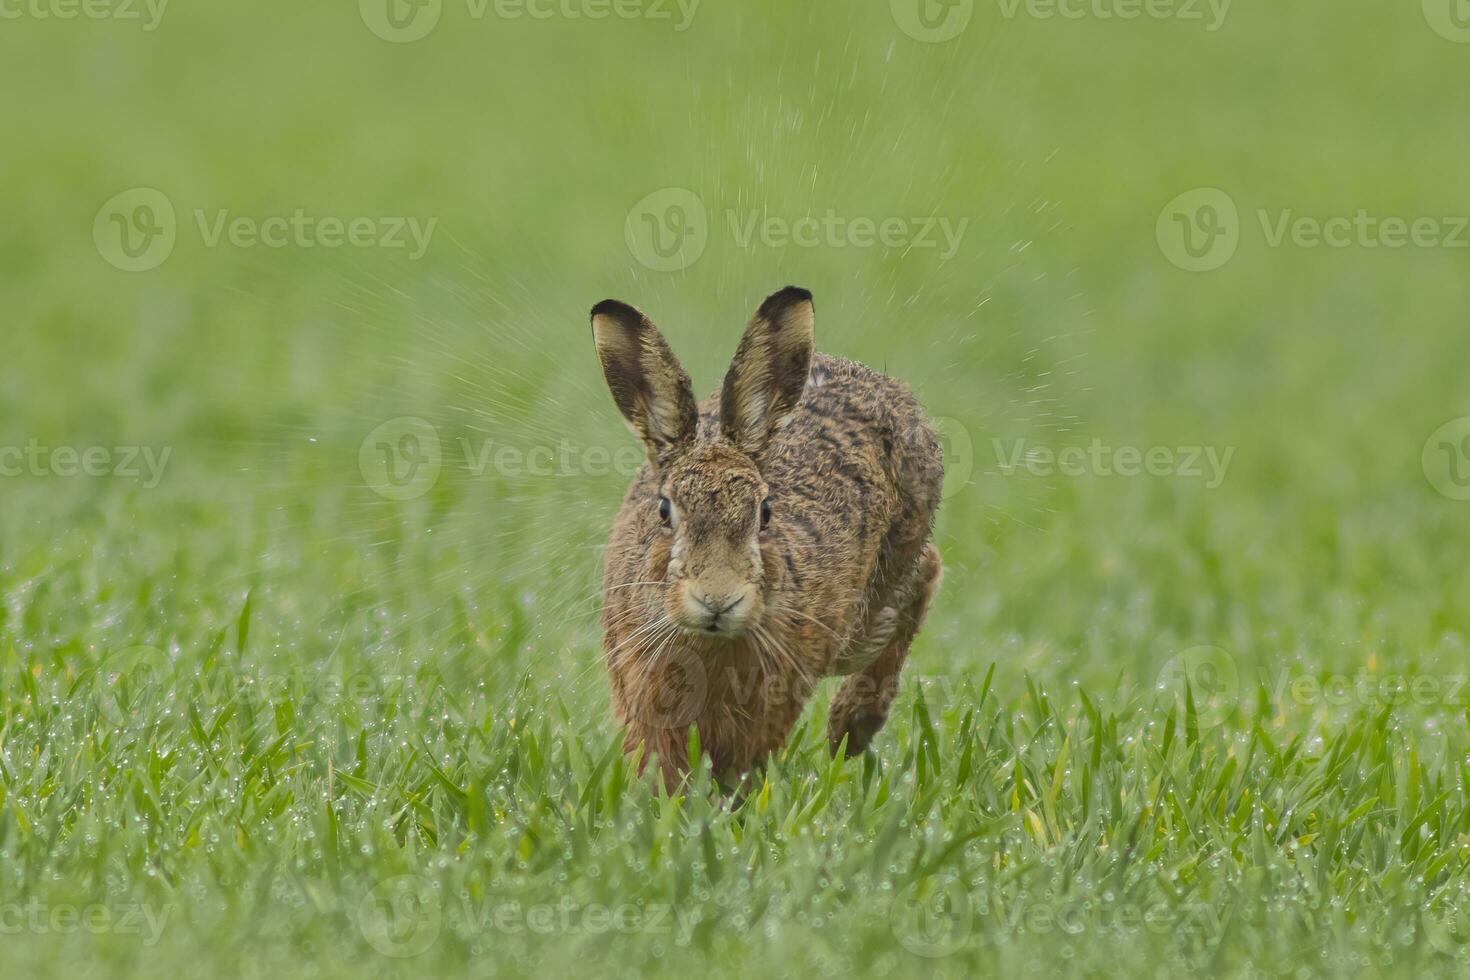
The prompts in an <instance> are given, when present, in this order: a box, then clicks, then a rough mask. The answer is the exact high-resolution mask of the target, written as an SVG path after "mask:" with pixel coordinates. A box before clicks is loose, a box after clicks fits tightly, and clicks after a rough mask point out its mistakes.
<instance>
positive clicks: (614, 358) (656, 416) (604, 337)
mask: <svg viewBox="0 0 1470 980" xmlns="http://www.w3.org/2000/svg"><path fill="white" fill-rule="evenodd" d="M592 339H593V342H594V343H596V345H597V358H598V360H600V361H601V362H602V373H603V375H604V376H605V377H606V378H607V386H608V388H609V389H610V390H611V391H612V395H613V401H615V402H617V406H618V410H619V411H621V412H622V413H623V417H624V418H625V419H627V420H628V424H629V425H630V426H632V427H633V431H634V432H636V433H638V436H639V438H641V439H642V440H643V443H644V445H645V446H647V448H648V458H649V460H651V461H652V462H653V465H654V466H655V467H656V468H662V467H664V466H666V465H668V464H669V463H670V462H672V461H673V460H674V459H675V458H676V457H678V456H679V455H680V454H681V453H683V452H684V451H685V450H686V449H687V448H688V447H689V445H690V444H691V443H692V442H693V441H694V435H695V430H696V429H697V428H698V426H699V407H698V405H697V404H696V403H695V401H694V390H693V388H691V387H690V385H689V375H687V374H685V373H684V369H683V368H682V367H680V366H679V359H678V358H677V357H675V356H674V352H673V351H672V350H670V349H669V345H668V342H667V341H665V340H664V337H663V334H661V333H659V332H658V327H655V326H654V325H653V322H652V321H650V320H649V319H648V317H646V316H644V315H643V314H642V313H640V312H639V311H638V310H636V309H634V308H633V307H631V306H629V305H628V304H627V303H619V302H618V301H617V300H613V299H609V300H603V301H602V302H601V303H598V304H597V305H596V306H594V307H593V308H592Z"/></svg>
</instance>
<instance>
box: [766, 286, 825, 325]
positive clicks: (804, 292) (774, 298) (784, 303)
mask: <svg viewBox="0 0 1470 980" xmlns="http://www.w3.org/2000/svg"><path fill="white" fill-rule="evenodd" d="M811 301H812V292H811V290H810V289H802V288H801V287H800V286H787V287H786V288H785V289H783V290H781V291H779V292H775V293H772V294H771V295H769V296H767V297H766V301H765V302H764V303H762V304H761V308H760V315H761V316H763V317H765V318H766V319H768V320H775V319H778V318H779V317H780V315H781V314H782V313H784V312H786V311H787V310H789V309H791V308H792V307H793V306H798V305H800V304H802V303H811ZM814 305H815V304H814Z"/></svg>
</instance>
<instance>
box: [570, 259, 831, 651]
mask: <svg viewBox="0 0 1470 980" xmlns="http://www.w3.org/2000/svg"><path fill="white" fill-rule="evenodd" d="M813 319H814V316H813V310H812V297H811V293H809V292H807V291H806V290H804V289H798V288H796V287H795V286H788V287H787V288H786V289H783V290H781V291H780V292H779V293H776V294H775V295H773V296H771V297H769V298H767V299H766V301H765V302H764V303H762V304H761V307H760V309H759V310H758V311H756V314H755V317H754V318H753V319H752V320H751V321H750V325H749V326H748V327H747V328H746V330H745V336H744V337H743V338H741V341H740V346H739V348H737V349H736V351H735V359H734V361H733V362H732V363H731V364H730V370H729V372H728V373H727V374H726V375H725V384H724V387H723V388H722V389H721V392H720V413H719V423H718V425H717V426H715V427H713V428H712V429H711V430H710V431H707V432H706V433H704V434H703V435H701V434H700V432H699V408H698V406H697V404H696V403H695V400H694V392H693V390H692V389H691V387H690V384H689V376H688V375H687V374H685V373H684V369H683V368H682V367H680V366H679V361H678V359H676V358H675V357H674V353H673V351H671V350H670V349H669V345H668V344H667V343H666V342H665V341H664V338H663V336H662V335H661V334H660V333H659V332H658V328H657V327H655V326H654V325H653V324H652V323H651V322H650V321H649V319H648V318H647V317H645V316H644V315H643V314H642V313H640V312H638V311H637V310H635V309H634V308H633V307H631V306H628V305H627V304H625V303H619V302H617V301H616V300H606V301H604V302H602V303H599V304H597V306H595V307H593V309H592V334H593V339H594V340H595V341H596V344H597V355H598V357H599V358H600V359H601V361H602V371H603V374H604V375H605V376H606V377H607V384H608V387H609V388H611V389H612V394H613V400H614V401H615V402H617V406H618V409H619V410H620V411H621V412H622V413H623V417H624V418H626V419H627V420H628V424H629V425H630V426H632V428H633V431H634V432H636V433H637V434H638V436H639V438H641V439H642V440H643V443H644V445H645V446H646V447H647V449H648V462H649V465H650V466H651V467H652V470H653V473H654V475H655V477H656V480H657V483H658V492H657V493H656V494H651V495H650V498H649V499H648V500H647V501H646V502H645V503H644V504H643V506H644V507H646V512H645V513H644V514H643V515H641V516H640V517H639V518H638V520H639V521H640V526H642V525H644V524H647V525H649V526H656V527H657V536H656V538H655V544H654V548H652V549H651V556H650V559H651V560H650V562H649V565H648V568H649V575H648V576H645V577H646V578H653V577H654V576H659V577H661V582H657V584H654V583H652V582H651V583H648V585H649V587H650V588H657V587H659V586H661V587H662V592H663V594H662V597H661V602H662V603H663V607H664V610H663V611H664V613H665V615H667V616H668V618H669V620H670V621H672V622H673V623H674V624H676V625H677V626H679V627H680V628H682V629H683V630H685V631H686V632H689V633H697V634H701V635H705V636H712V637H733V636H738V635H740V634H742V633H744V632H745V631H746V630H747V629H749V628H750V627H751V625H752V624H756V623H759V622H760V620H761V617H762V615H763V614H764V612H765V610H766V604H767V600H768V598H769V594H768V588H769V583H768V581H767V574H766V569H767V568H768V567H770V565H771V559H772V555H771V553H770V549H771V543H770V540H769V537H770V530H771V524H772V522H773V521H777V520H779V519H780V518H779V511H778V508H775V507H773V505H772V501H771V500H770V499H769V496H768V493H769V490H768V488H767V486H766V482H765V480H764V479H763V477H762V475H761V465H762V461H763V460H764V458H765V455H766V449H767V447H768V446H769V445H770V443H771V439H772V436H773V435H774V434H775V433H776V431H777V430H778V429H779V428H780V427H781V426H782V425H784V424H785V423H786V422H788V421H790V419H791V416H792V413H793V412H794V411H795V410H796V406H797V403H798V402H800V401H801V393H802V390H803V388H805V386H806V380H807V374H808V371H809V369H810V366H811V358H812V328H813Z"/></svg>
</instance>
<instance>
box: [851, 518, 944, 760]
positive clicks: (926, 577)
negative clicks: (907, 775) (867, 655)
mask: <svg viewBox="0 0 1470 980" xmlns="http://www.w3.org/2000/svg"><path fill="white" fill-rule="evenodd" d="M943 568H944V566H943V564H942V563H941V562H940V560H939V549H938V548H936V547H934V544H933V542H930V543H929V544H927V545H925V547H924V552H923V554H922V555H920V557H919V567H918V570H917V573H916V574H917V577H918V588H917V589H916V590H915V591H914V597H913V599H912V600H910V602H909V605H908V607H907V608H906V609H903V610H900V611H899V613H898V622H897V626H896V628H895V629H894V632H893V637H892V639H890V640H889V641H888V645H887V646H885V647H884V648H883V652H882V653H880V654H878V656H877V658H876V659H874V660H873V662H872V663H870V664H869V665H868V666H867V667H865V668H864V669H862V670H861V671H859V672H858V673H856V674H853V675H851V676H849V677H848V678H847V679H846V680H845V681H843V682H842V687H840V688H839V689H838V691H837V695H836V697H834V698H833V699H832V710H831V712H830V713H829V714H828V715H827V742H828V744H829V746H830V747H831V750H832V754H833V755H836V754H837V749H838V747H839V746H841V745H842V739H843V737H844V736H846V737H847V755H848V756H849V757H852V756H854V755H858V754H859V753H861V752H862V751H864V750H865V749H866V748H867V747H868V743H869V742H871V741H872V740H873V736H874V735H876V734H878V730H879V729H881V728H882V727H883V723H884V722H885V721H887V720H888V708H889V706H890V705H891V704H892V703H893V697H894V695H896V694H897V693H898V675H899V671H901V670H903V664H904V661H905V660H907V659H908V655H909V646H910V645H911V644H912V643H913V642H914V635H915V634H917V633H918V632H919V627H920V626H921V625H923V622H924V613H925V612H926V611H927V610H928V608H929V600H930V599H931V598H933V596H934V591H935V589H936V588H937V587H938V585H939V576H940V572H941V571H942V570H943Z"/></svg>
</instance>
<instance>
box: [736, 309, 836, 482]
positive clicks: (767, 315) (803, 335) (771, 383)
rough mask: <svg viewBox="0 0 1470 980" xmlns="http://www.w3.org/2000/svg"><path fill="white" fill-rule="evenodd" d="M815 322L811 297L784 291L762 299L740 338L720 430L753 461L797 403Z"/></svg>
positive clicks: (809, 367) (801, 389) (804, 380)
mask: <svg viewBox="0 0 1470 980" xmlns="http://www.w3.org/2000/svg"><path fill="white" fill-rule="evenodd" d="M815 322H816V312H815V310H814V309H813V307H812V294H811V293H809V292H807V291H806V290H805V289H801V288H799V287H797V286H787V287H786V288H785V289H783V290H781V291H780V292H779V293H775V294H773V295H771V296H768V297H766V301H765V302H764V303H762V304H761V306H760V309H759V310H757V311H756V314H755V316H754V317H753V318H752V319H751V321H750V325H749V326H748V327H746V328H745V336H744V337H741V338H740V346H739V347H738V348H736V350H735V359H734V360H733V361H732V362H731V363H730V370H729V372H728V373H726V375H725V387H724V388H723V389H722V391H721V393H720V429H721V431H722V432H723V433H724V436H725V438H727V439H729V440H730V441H731V442H732V443H734V444H735V447H736V448H737V449H739V450H740V451H741V452H743V453H745V454H746V455H748V456H750V457H751V458H753V459H759V458H760V457H761V456H762V455H763V454H764V453H765V451H766V446H767V445H768V444H769V443H770V441H771V436H772V435H774V434H775V432H776V430H777V429H779V428H781V426H783V425H785V424H786V423H787V422H789V421H791V415H792V413H793V412H795V411H796V406H797V404H798V403H799V402H800V401H801V393H802V391H803V389H805V388H806V379H807V374H808V372H809V371H810V369H811V363H812V344H813V328H814V325H815Z"/></svg>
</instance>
